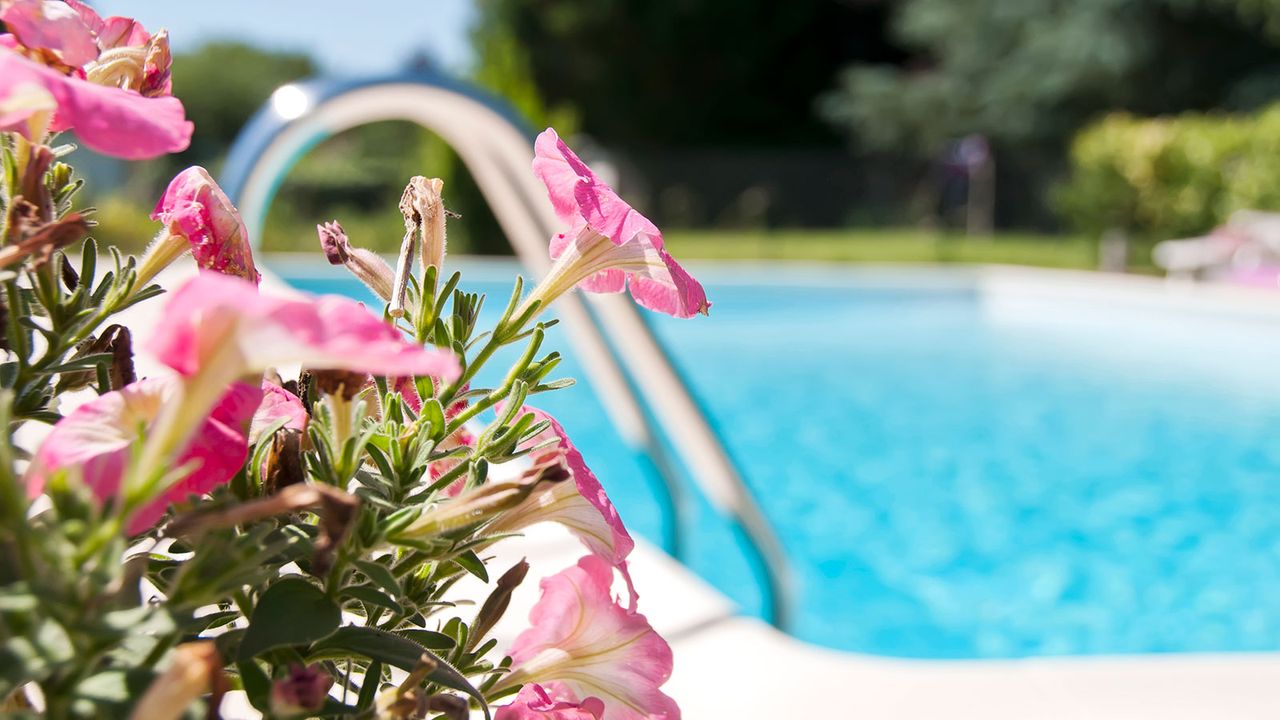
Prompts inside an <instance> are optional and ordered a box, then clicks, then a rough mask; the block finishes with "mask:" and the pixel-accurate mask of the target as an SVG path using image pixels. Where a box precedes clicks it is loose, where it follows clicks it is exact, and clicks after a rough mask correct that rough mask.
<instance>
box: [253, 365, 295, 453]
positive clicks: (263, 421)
mask: <svg viewBox="0 0 1280 720" xmlns="http://www.w3.org/2000/svg"><path fill="white" fill-rule="evenodd" d="M280 418H284V419H285V423H284V427H285V428H288V429H290V430H306V429H307V421H308V420H309V419H310V416H308V415H307V409H306V408H305V407H303V406H302V400H301V399H299V398H298V396H297V395H294V394H293V393H291V392H289V391H288V390H285V389H284V388H282V387H280V386H279V385H277V384H275V383H273V382H268V381H266V380H264V381H262V404H260V405H259V406H258V410H257V412H255V413H254V414H253V422H252V423H250V425H249V442H250V443H255V442H257V441H258V440H259V439H260V438H261V437H262V433H263V432H265V431H266V429H267V428H268V427H270V426H271V425H272V424H273V423H275V422H276V421H277V420H279V419H280Z"/></svg>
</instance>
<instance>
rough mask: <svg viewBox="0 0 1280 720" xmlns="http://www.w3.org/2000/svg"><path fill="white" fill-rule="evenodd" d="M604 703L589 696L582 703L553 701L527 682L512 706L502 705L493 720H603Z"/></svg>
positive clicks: (542, 691)
mask: <svg viewBox="0 0 1280 720" xmlns="http://www.w3.org/2000/svg"><path fill="white" fill-rule="evenodd" d="M603 717H604V702H602V701H601V700H600V698H596V697H589V698H587V699H585V700H583V701H582V702H575V701H572V700H554V699H552V697H551V695H550V694H549V693H548V692H547V689H546V688H544V687H542V686H541V685H539V684H537V683H525V686H524V687H522V688H520V692H519V694H517V695H516V697H515V700H513V701H511V704H510V705H503V706H502V707H500V708H498V711H497V712H496V713H494V715H493V720H601V718H603Z"/></svg>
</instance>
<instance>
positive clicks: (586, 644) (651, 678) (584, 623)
mask: <svg viewBox="0 0 1280 720" xmlns="http://www.w3.org/2000/svg"><path fill="white" fill-rule="evenodd" d="M612 585H613V568H612V566H610V565H609V564H608V563H607V562H606V561H605V560H603V559H601V558H599V557H597V556H595V555H588V556H587V557H584V558H582V559H581V560H579V561H578V564H577V565H575V566H573V567H571V568H568V569H566V570H564V571H562V572H560V573H557V574H556V575H552V576H551V577H548V578H545V579H544V580H543V581H542V583H541V587H542V597H541V598H540V599H539V600H538V603H537V604H536V605H534V607H533V610H532V611H531V612H530V613H529V624H530V627H529V629H528V630H525V631H524V632H523V633H521V634H520V636H519V637H517V638H516V641H515V643H514V644H513V645H512V647H511V650H510V652H508V655H510V656H511V659H512V660H513V661H514V666H513V667H514V672H513V677H515V678H518V679H520V680H521V681H524V682H536V683H541V684H543V685H544V686H546V687H547V688H548V689H549V690H552V692H553V694H555V695H557V696H560V697H571V698H574V699H577V698H588V697H597V698H600V699H601V700H602V701H603V702H604V706H605V712H604V716H603V720H659V719H661V720H679V718H680V708H679V707H678V706H677V705H676V703H675V701H674V700H672V699H671V698H670V697H668V696H667V695H665V694H664V693H663V692H662V691H661V690H660V689H659V688H660V686H661V685H662V684H663V683H665V682H666V681H667V678H669V677H670V676H671V667H672V659H671V647H670V646H669V645H667V643H666V641H665V640H663V639H662V637H661V636H660V635H658V633H656V632H654V630H653V628H652V627H650V625H649V621H648V620H647V619H645V617H644V616H643V615H640V614H638V613H635V612H632V611H629V610H626V609H625V608H623V607H622V606H620V605H618V604H617V602H615V601H614V599H613V596H612V593H611V588H612Z"/></svg>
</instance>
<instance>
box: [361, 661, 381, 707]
mask: <svg viewBox="0 0 1280 720" xmlns="http://www.w3.org/2000/svg"><path fill="white" fill-rule="evenodd" d="M380 685H382V662H381V661H378V660H374V661H373V662H371V663H369V668H368V669H367V670H365V671H364V680H363V681H361V683H360V696H359V697H358V698H356V708H357V709H359V710H360V711H361V712H363V711H366V710H368V709H369V708H371V707H373V701H374V700H376V699H377V697H378V688H379V686H380Z"/></svg>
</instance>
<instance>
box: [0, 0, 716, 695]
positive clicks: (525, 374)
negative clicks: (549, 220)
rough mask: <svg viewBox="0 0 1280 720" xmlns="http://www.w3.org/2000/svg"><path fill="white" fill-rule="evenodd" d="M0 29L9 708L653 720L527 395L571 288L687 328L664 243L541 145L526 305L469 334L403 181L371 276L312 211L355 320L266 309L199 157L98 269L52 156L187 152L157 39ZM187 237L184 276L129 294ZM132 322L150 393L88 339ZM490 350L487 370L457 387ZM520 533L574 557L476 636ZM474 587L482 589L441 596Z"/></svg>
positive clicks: (19, 4)
mask: <svg viewBox="0 0 1280 720" xmlns="http://www.w3.org/2000/svg"><path fill="white" fill-rule="evenodd" d="M0 20H3V21H4V23H5V25H6V26H7V27H8V28H9V30H10V34H6V35H0V154H2V156H3V174H2V175H0V239H2V240H3V245H2V246H0V286H2V288H3V292H2V294H0V309H2V310H3V313H0V315H2V317H0V330H2V332H0V346H2V347H3V350H4V352H5V358H4V361H3V363H2V364H0V421H2V422H3V423H4V424H6V425H7V426H8V428H9V434H8V436H7V439H6V440H5V441H4V442H0V709H2V710H3V711H4V712H5V713H7V714H12V715H14V716H24V715H25V716H32V717H36V716H47V717H53V718H72V717H134V718H147V719H153V718H177V717H196V716H200V715H208V716H217V714H218V712H219V708H220V707H222V706H223V702H222V701H223V697H224V695H225V694H226V693H228V692H238V693H243V696H244V697H245V698H246V699H247V702H248V703H249V704H251V705H252V706H253V708H255V709H256V711H257V712H259V713H261V714H263V715H265V716H268V717H282V718H283V717H311V716H321V717H359V718H374V717H377V718H420V717H428V716H430V717H444V718H453V719H456V718H466V717H471V716H472V715H482V716H484V717H486V718H497V719H498V720H517V719H526V718H583V719H585V718H594V719H595V720H623V719H628V720H629V719H633V718H678V717H679V715H680V712H679V709H678V707H677V706H676V704H675V703H674V702H673V701H672V699H671V698H670V697H668V696H667V695H665V694H664V693H663V692H662V690H661V686H662V684H663V683H664V682H665V680H666V679H667V677H668V676H669V675H670V672H671V666H672V658H671V651H670V648H669V647H668V646H667V644H666V642H665V641H664V640H663V639H662V638H661V637H660V636H659V635H658V634H657V633H656V632H654V630H653V628H652V627H651V626H650V625H649V623H648V621H647V620H646V619H645V617H644V615H642V614H640V613H639V612H638V609H637V599H638V596H637V595H636V592H635V588H634V585H633V584H632V582H631V577H630V574H629V572H628V566H627V561H628V555H629V553H630V552H631V550H632V548H633V546H634V542H633V541H632V538H631V537H630V535H629V534H628V532H627V530H626V528H625V527H624V526H623V523H622V520H621V517H620V515H619V514H618V512H617V510H616V509H615V508H614V506H613V505H612V504H611V503H610V501H609V499H608V497H607V496H606V494H605V492H604V490H603V488H602V487H601V485H600V482H599V481H598V480H597V479H596V477H595V476H594V475H593V474H592V473H591V471H590V469H588V467H587V464H586V462H585V460H584V458H583V456H582V454H581V453H580V452H579V451H578V450H577V449H576V448H575V447H574V446H573V443H572V442H571V441H570V439H569V437H568V436H567V434H566V433H565V431H564V429H563V428H562V427H561V426H560V424H559V423H557V422H556V420H555V419H554V418H552V417H550V416H549V415H547V414H546V413H544V412H541V411H539V410H536V409H534V408H533V407H530V406H529V405H527V404H526V403H527V402H528V401H529V400H530V399H531V398H532V397H533V396H534V395H538V394H541V393H545V392H550V391H554V390H557V389H559V388H563V387H566V386H567V385H569V384H570V381H568V380H565V379H558V378H556V377H555V371H556V368H557V365H558V362H559V355H558V354H557V353H554V352H549V353H548V352H544V351H543V350H542V344H543V341H544V338H545V336H546V333H547V331H548V329H549V328H551V327H552V326H553V325H554V323H555V321H554V320H552V319H546V316H545V312H546V310H547V309H548V308H549V307H550V306H551V305H552V304H553V303H554V302H555V301H556V299H557V298H558V297H560V296H561V295H563V294H565V293H566V292H569V291H571V290H572V289H573V288H575V287H577V288H581V289H584V290H587V291H592V292H621V291H623V290H625V289H627V288H628V287H629V288H630V291H631V293H632V295H633V296H634V297H635V299H636V300H637V302H639V303H640V304H642V305H644V306H646V307H649V308H651V309H654V310H657V311H660V312H664V313H668V314H671V315H674V316H678V317H690V316H692V315H694V314H696V313H699V312H702V313H705V312H706V310H707V308H708V307H709V305H708V303H707V301H706V296H705V294H704V292H703V290H702V287H701V286H700V285H699V284H698V283H697V282H696V281H695V280H694V279H693V278H692V277H690V276H689V275H688V274H687V273H686V272H684V271H683V269H681V268H680V266H679V265H678V264H677V263H676V262H675V260H673V259H672V258H671V256H670V255H669V254H668V253H667V252H666V250H665V249H664V247H663V243H662V235H661V233H660V232H659V231H658V229H657V228H656V227H655V226H654V225H653V224H652V223H651V222H649V221H648V220H646V219H645V218H644V217H643V216H641V215H640V214H639V213H637V212H636V211H635V210H634V209H632V208H631V207H629V206H628V205H627V204H626V203H624V202H623V201H622V200H621V199H620V198H619V197H618V196H617V195H616V194H615V193H614V192H613V191H612V190H611V189H610V188H608V187H607V186H606V185H604V184H603V183H602V182H600V180H599V179H598V178H597V177H596V176H595V175H594V174H593V173H592V172H591V170H590V169H589V168H588V167H587V166H586V165H585V164H583V163H582V161H581V160H580V159H579V158H578V157H577V156H576V155H575V154H574V153H573V152H572V150H570V149H569V148H568V146H567V145H565V143H564V142H563V141H562V140H561V139H560V138H559V137H557V136H556V134H555V132H554V131H552V130H548V131H546V132H544V133H543V134H542V135H541V136H540V137H539V138H538V141H537V143H536V146H535V155H536V157H535V160H534V171H535V173H536V174H537V176H538V177H539V178H541V179H542V180H543V182H544V183H545V184H546V186H547V191H548V195H549V198H550V200H551V202H552V204H553V206H554V207H555V210H556V212H557V214H558V215H559V217H560V218H561V219H562V220H563V221H564V223H565V226H566V227H565V232H564V233H563V234H561V235H557V236H556V237H555V238H553V239H552V240H551V248H550V249H551V254H552V255H553V256H554V257H555V258H556V262H555V264H554V266H553V269H552V271H551V272H550V274H549V275H548V276H547V277H546V278H544V279H543V280H542V281H541V282H540V283H539V284H538V285H537V286H536V287H535V288H533V289H532V290H531V291H530V292H528V293H526V292H525V290H524V286H523V283H522V282H521V280H520V279H519V278H517V279H516V281H515V286H514V288H513V291H512V293H511V297H510V300H509V302H508V303H507V305H506V309H505V311H504V312H503V313H502V315H501V317H500V319H499V320H498V321H497V323H496V324H495V325H494V326H493V327H490V328H487V329H483V330H482V329H481V328H480V327H479V310H480V307H481V304H482V302H483V300H484V298H483V297H481V296H479V295H476V294H473V293H469V292H466V291H465V290H464V289H462V282H461V276H460V274H459V273H457V272H452V273H450V272H449V271H448V270H447V269H446V265H447V262H446V260H447V254H446V245H445V220H446V214H447V213H446V212H445V208H444V202H443V198H442V191H443V187H442V183H441V182H440V181H439V180H429V179H426V178H422V177H418V178H414V179H413V180H412V181H410V183H409V185H408V187H407V188H406V190H405V193H404V196H403V198H402V200H401V209H402V211H403V213H404V218H405V235H404V240H403V245H402V251H401V253H400V258H399V262H398V264H397V265H396V266H395V267H394V268H393V267H392V266H391V265H389V264H387V263H386V262H385V261H383V260H382V259H381V258H380V257H379V256H377V255H375V254H373V253H371V252H369V251H367V250H364V249H361V248H359V247H356V246H353V245H352V243H351V241H350V240H349V238H348V237H347V236H346V234H345V233H344V232H343V230H342V228H341V226H340V225H339V224H338V223H336V222H332V223H325V224H322V225H320V226H318V232H319V240H320V245H321V248H322V249H323V251H324V253H325V255H326V257H327V258H328V259H329V260H330V262H332V263H334V264H341V265H345V266H346V267H347V268H348V269H350V270H351V271H352V272H353V273H354V274H355V275H356V277H358V278H359V279H360V280H362V281H363V282H364V283H365V284H367V285H368V286H369V288H370V289H371V290H372V291H373V292H374V293H375V294H376V295H377V296H378V297H379V298H380V299H381V300H382V301H383V303H384V305H383V308H382V311H381V312H380V313H376V312H371V311H370V309H368V308H366V307H364V306H363V305H361V304H359V303H356V302H354V301H350V300H346V299H342V298H337V297H319V298H309V297H300V296H297V295H288V296H281V295H277V294H273V293H271V292H269V291H268V290H267V289H265V288H264V289H261V290H260V289H259V287H258V285H259V281H260V279H261V275H260V273H259V270H258V267H257V266H256V265H255V263H254V258H253V255H252V252H251V251H250V246H249V242H248V240H249V239H248V237H247V234H246V231H245V226H244V223H243V222H242V221H241V220H240V217H239V214H238V213H237V211H236V209H235V207H234V206H233V205H232V203H231V202H230V201H229V200H228V198H227V197H226V195H224V194H223V193H222V191H221V190H220V189H219V188H218V186H217V184H216V183H215V182H214V181H213V179H212V178H211V177H210V176H209V174H208V173H206V172H205V171H204V170H203V169H201V168H190V169H188V170H186V171H184V172H182V173H180V174H179V175H178V176H177V177H176V178H174V180H173V182H172V183H171V184H170V186H169V188H168V189H167V190H166V191H165V193H164V195H163V197H162V198H161V199H160V201H159V203H158V205H157V207H156V210H155V213H154V214H153V215H152V218H153V219H154V220H156V221H157V223H158V235H157V237H156V239H155V241H154V242H153V243H152V245H151V246H150V248H149V249H148V250H147V252H146V253H145V255H144V256H143V257H142V258H141V259H136V258H133V257H125V256H123V255H121V254H120V253H118V252H116V251H115V250H114V249H112V250H111V252H110V260H109V262H108V263H105V264H106V265H108V266H109V267H108V268H107V269H106V270H105V271H104V269H103V267H102V266H103V265H104V263H102V262H101V260H102V259H103V256H102V253H100V251H99V249H98V248H97V246H96V245H95V243H94V241H93V240H92V239H91V238H90V239H86V238H87V237H88V236H89V235H91V234H92V220H91V216H90V213H89V211H87V210H86V211H77V210H76V209H75V203H74V200H75V194H76V191H77V190H78V189H79V187H80V181H79V180H77V179H76V177H75V174H74V171H73V170H72V169H71V168H70V167H69V166H68V165H66V164H64V163H63V162H61V160H60V158H62V157H64V156H65V155H67V154H68V153H69V152H70V151H71V150H72V148H71V147H70V146H65V145H64V146H60V147H55V146H53V144H52V143H53V138H54V137H55V134H56V133H57V132H59V131H62V130H68V129H70V130H74V131H75V133H76V135H77V137H79V138H80V140H81V141H83V142H84V143H85V144H87V145H89V146H90V147H93V148H95V149H97V150H99V151H101V152H104V153H107V154H111V155H116V156H118V157H123V158H139V157H149V156H154V155H158V154H163V153H166V152H172V151H176V150H180V149H182V148H184V147H185V146H186V144H187V142H188V140H189V137H190V133H191V126H190V123H188V122H187V121H186V120H185V119H184V117H183V110H182V106H181V103H180V102H179V101H178V100H177V99H175V98H173V97H172V96H171V95H170V94H169V51H168V39H167V35H166V34H165V33H164V32H163V31H161V32H159V33H155V34H149V33H148V32H147V31H146V30H144V29H143V28H142V26H141V25H139V24H138V23H137V22H135V21H133V20H130V19H127V18H116V17H112V18H102V17H99V16H98V15H97V14H96V13H95V12H94V11H93V10H92V9H90V8H89V7H88V6H86V5H84V4H82V3H80V2H76V0H66V1H65V2H61V1H57V0H0ZM81 241H83V242H81ZM73 245H78V247H77V248H76V249H78V255H79V258H78V261H75V262H73V260H72V258H71V256H69V255H68V254H67V252H66V249H70V248H71V247H72V246H73ZM188 251H189V252H190V255H191V257H192V258H193V259H194V261H195V263H196V264H197V265H199V267H200V268H201V271H200V272H199V273H198V274H197V275H196V277H194V279H191V280H188V281H187V282H185V283H183V284H182V285H181V286H179V287H176V288H170V289H169V292H165V291H164V289H162V288H161V287H160V286H158V285H156V284H153V283H152V281H153V280H154V279H155V278H156V277H157V276H158V275H159V273H161V271H162V270H164V269H165V268H166V267H168V266H170V265H171V264H173V263H175V262H179V261H180V259H181V258H182V256H184V255H185V254H187V253H188ZM161 295H163V297H158V296H161ZM140 303H151V304H160V305H162V307H161V308H160V309H159V311H158V314H156V315H155V317H156V318H157V319H156V320H155V321H154V322H151V323H148V327H147V328H146V330H147V332H146V333H145V335H146V337H145V338H141V337H140V343H139V345H140V349H141V350H145V351H146V352H147V353H148V354H149V356H150V357H151V358H153V359H154V360H155V361H157V363H158V364H159V365H160V366H161V367H162V368H163V371H161V372H158V373H154V374H152V375H151V376H149V377H143V378H139V377H137V372H136V370H135V367H134V362H133V359H134V347H133V346H134V338H133V330H131V329H130V328H129V327H127V326H126V325H125V324H122V323H120V322H113V320H118V319H119V318H118V317H117V316H118V315H119V314H120V313H122V312H123V311H125V310H126V309H129V308H132V307H134V306H136V305H138V304H140ZM134 330H141V328H134ZM139 335H140V336H141V335H143V333H142V332H139ZM510 346H515V347H517V348H521V351H520V355H519V359H518V360H517V361H516V362H515V363H514V364H513V365H512V366H511V367H510V368H508V371H507V372H506V373H505V375H504V376H503V380H502V381H501V383H499V384H498V385H497V386H496V387H478V386H477V373H478V371H479V370H480V369H481V368H482V367H483V366H484V365H485V364H486V363H487V362H489V361H490V360H491V358H492V357H493V356H494V354H495V353H496V352H497V351H499V350H500V349H502V348H505V347H510ZM297 367H300V368H301V371H300V372H299V373H298V374H297V375H296V376H294V377H288V378H287V379H285V378H284V377H282V375H283V374H290V373H289V370H290V368H297ZM540 522H555V523H560V524H562V525H564V526H565V527H567V528H568V529H569V530H570V531H571V532H572V533H574V534H575V535H577V536H578V537H579V538H580V539H581V540H582V544H583V546H584V557H583V558H582V559H581V560H580V561H579V562H578V563H577V564H576V565H574V566H572V567H569V568H567V569H565V570H563V571H562V572H560V573H557V574H554V575H551V576H550V577H547V578H544V579H543V580H542V581H541V590H542V596H541V600H540V601H539V602H538V603H537V605H536V606H535V607H534V609H533V611H532V613H531V615H530V623H531V625H530V627H529V629H528V630H526V631H525V632H524V633H522V634H521V635H519V637H518V638H516V640H515V641H514V644H512V645H511V646H510V647H501V648H500V647H497V643H498V641H497V640H496V639H495V638H493V637H492V631H493V629H494V626H495V623H497V621H498V620H499V619H500V618H501V617H502V616H503V614H504V613H505V612H506V610H507V607H508V604H509V603H510V600H511V595H512V592H513V591H514V590H515V589H516V587H518V586H519V585H520V584H521V583H522V582H524V581H525V576H526V574H527V573H528V570H529V566H528V565H527V564H526V563H524V562H520V563H517V564H516V565H514V566H513V567H510V568H493V567H491V565H490V563H491V560H490V559H489V556H488V555H486V551H488V550H489V549H490V548H492V547H493V546H495V545H496V544H498V543H518V542H519V539H518V537H519V533H520V532H521V531H522V530H523V529H524V528H527V527H529V526H530V525H533V524H535V523H540ZM498 571H500V572H498ZM468 576H471V577H473V578H474V580H473V581H472V584H473V585H474V584H475V583H477V582H478V583H483V584H484V585H485V586H486V589H485V590H484V591H482V592H481V593H480V594H478V595H475V596H474V597H472V596H469V595H468V594H467V593H465V592H463V591H461V590H459V588H460V587H462V585H461V584H460V580H462V579H463V578H466V577H468ZM615 585H616V586H617V587H619V588H621V589H622V592H621V593H620V594H615V591H614V588H615ZM472 595H474V593H472Z"/></svg>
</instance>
